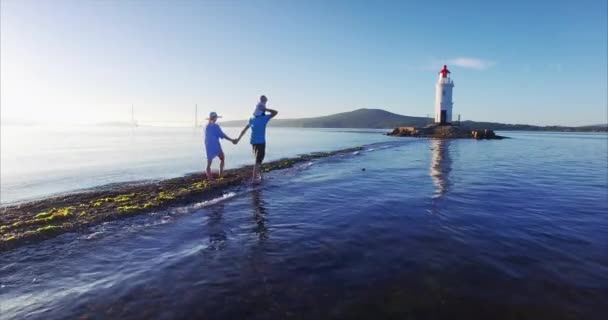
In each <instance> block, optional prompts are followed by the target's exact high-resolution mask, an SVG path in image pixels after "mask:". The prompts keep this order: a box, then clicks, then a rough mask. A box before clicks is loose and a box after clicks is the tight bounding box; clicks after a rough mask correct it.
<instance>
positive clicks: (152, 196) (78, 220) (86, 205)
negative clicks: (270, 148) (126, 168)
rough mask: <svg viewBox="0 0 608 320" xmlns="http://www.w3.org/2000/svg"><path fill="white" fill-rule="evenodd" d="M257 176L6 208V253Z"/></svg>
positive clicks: (0, 216) (185, 180) (128, 188)
mask: <svg viewBox="0 0 608 320" xmlns="http://www.w3.org/2000/svg"><path fill="white" fill-rule="evenodd" d="M362 149H363V148H362V147H356V148H349V149H343V150H338V151H333V152H319V153H311V154H307V155H302V156H299V157H294V158H287V159H282V160H277V161H273V162H269V163H267V164H265V165H264V166H263V168H262V170H263V171H264V172H269V171H273V170H280V169H286V168H290V167H293V166H294V165H296V164H298V163H302V162H306V161H310V160H314V159H319V158H325V157H330V156H335V155H342V154H348V153H353V152H356V151H360V150H362ZM251 170H252V167H251V166H246V167H242V168H238V169H231V170H226V171H225V175H224V177H223V178H222V179H217V180H207V178H206V177H205V176H204V175H203V174H202V173H197V174H191V175H187V176H184V177H179V178H173V179H167V180H160V181H154V182H142V183H136V184H133V183H131V184H120V185H117V186H114V187H105V188H104V187H100V188H98V189H97V190H94V191H91V192H78V193H71V194H66V195H63V196H56V197H52V198H47V199H42V200H37V201H30V202H24V203H20V204H15V205H6V206H3V207H0V252H2V251H6V250H9V249H11V248H15V247H17V246H19V245H22V244H26V243H32V242H36V241H41V240H44V239H49V238H52V237H55V236H57V235H59V234H62V233H66V232H73V231H79V230H83V229H85V228H88V227H90V226H93V225H96V224H99V223H102V222H105V221H112V220H118V219H123V218H127V217H132V216H135V215H139V214H142V213H146V212H151V211H155V210H162V209H165V208H168V207H171V206H180V205H187V204H191V203H194V202H200V201H205V200H210V199H213V198H215V197H217V196H220V195H221V194H222V193H223V192H225V191H226V190H227V189H228V188H230V187H235V186H238V185H242V184H243V183H244V182H246V181H248V180H250V179H251Z"/></svg>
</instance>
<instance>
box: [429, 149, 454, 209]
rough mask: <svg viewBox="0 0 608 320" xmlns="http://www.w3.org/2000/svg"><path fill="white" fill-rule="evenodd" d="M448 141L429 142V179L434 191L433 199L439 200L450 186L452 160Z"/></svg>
mask: <svg viewBox="0 0 608 320" xmlns="http://www.w3.org/2000/svg"><path fill="white" fill-rule="evenodd" d="M450 143H451V141H450V140H446V139H434V140H432V141H431V150H432V158H431V178H432V179H433V183H434V184H435V187H436V190H435V195H434V198H441V197H443V196H444V195H445V194H446V193H447V192H448V188H449V186H450V180H449V175H450V171H452V159H451V158H450Z"/></svg>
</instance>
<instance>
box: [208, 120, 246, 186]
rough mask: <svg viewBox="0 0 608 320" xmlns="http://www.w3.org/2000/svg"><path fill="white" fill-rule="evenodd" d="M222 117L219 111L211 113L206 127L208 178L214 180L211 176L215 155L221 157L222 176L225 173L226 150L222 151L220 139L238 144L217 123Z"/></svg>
mask: <svg viewBox="0 0 608 320" xmlns="http://www.w3.org/2000/svg"><path fill="white" fill-rule="evenodd" d="M218 118H220V117H219V116H218V115H217V113H215V112H211V113H209V118H207V120H209V123H208V124H207V127H205V151H206V152H207V171H206V172H207V179H209V180H212V179H213V177H212V176H211V163H212V162H213V159H214V158H215V157H219V158H220V174H219V177H220V178H221V177H222V175H223V174H224V152H223V151H222V145H221V144H220V139H226V140H228V141H231V142H232V143H234V144H236V143H237V142H238V141H237V140H235V139H231V138H229V137H228V136H227V135H226V134H225V133H224V132H223V131H222V128H220V126H219V125H218V124H217V123H216V122H217V119H218Z"/></svg>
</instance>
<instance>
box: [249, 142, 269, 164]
mask: <svg viewBox="0 0 608 320" xmlns="http://www.w3.org/2000/svg"><path fill="white" fill-rule="evenodd" d="M251 147H253V154H255V163H262V161H264V157H265V156H266V144H265V143H260V144H252V145H251Z"/></svg>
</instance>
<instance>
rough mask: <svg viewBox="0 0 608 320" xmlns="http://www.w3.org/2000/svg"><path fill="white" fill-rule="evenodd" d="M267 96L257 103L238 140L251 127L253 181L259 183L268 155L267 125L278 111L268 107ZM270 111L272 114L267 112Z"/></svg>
mask: <svg viewBox="0 0 608 320" xmlns="http://www.w3.org/2000/svg"><path fill="white" fill-rule="evenodd" d="M267 101H268V99H267V98H266V96H261V97H260V102H259V103H258V104H257V105H256V108H255V111H254V112H253V117H252V118H251V119H249V123H248V124H247V125H246V126H245V128H243V131H241V135H240V136H239V138H238V139H236V141H237V142H238V141H239V140H241V138H242V137H243V135H244V134H245V132H247V129H249V128H251V140H250V142H251V147H252V148H253V153H254V155H255V164H254V165H253V181H254V182H256V183H259V182H261V181H262V162H263V161H264V156H265V155H266V125H267V124H268V122H269V121H270V119H272V118H274V117H275V116H276V115H277V114H278V112H277V111H276V110H272V109H268V108H266V102H267ZM266 112H270V114H266Z"/></svg>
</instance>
